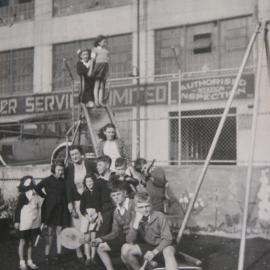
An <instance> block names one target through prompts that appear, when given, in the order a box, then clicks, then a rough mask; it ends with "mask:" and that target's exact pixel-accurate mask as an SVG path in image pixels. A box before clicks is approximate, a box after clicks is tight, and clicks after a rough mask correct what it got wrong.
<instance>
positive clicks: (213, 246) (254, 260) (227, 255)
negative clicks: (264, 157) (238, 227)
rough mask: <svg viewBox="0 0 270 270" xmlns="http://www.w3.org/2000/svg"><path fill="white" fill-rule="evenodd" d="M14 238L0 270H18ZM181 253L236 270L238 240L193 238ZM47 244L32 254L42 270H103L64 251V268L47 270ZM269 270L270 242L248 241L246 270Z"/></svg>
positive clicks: (206, 269) (212, 267)
mask: <svg viewBox="0 0 270 270" xmlns="http://www.w3.org/2000/svg"><path fill="white" fill-rule="evenodd" d="M17 243H18V240H17V239H16V238H15V237H9V239H6V240H4V241H3V240H2V241H1V242H0V270H17V269H19V268H18V256H17ZM180 244H181V248H180V250H181V251H183V252H185V253H187V254H190V255H192V256H194V257H196V258H198V259H200V260H202V262H203V270H234V269H237V262H238V252H239V240H235V239H227V238H220V237H213V236H199V235H192V236H191V235H190V236H184V237H183V239H182V240H181V243H180ZM43 250H44V241H43V240H41V241H40V243H39V245H38V247H37V248H36V249H35V250H34V252H33V257H34V261H35V262H36V263H37V264H38V265H39V269H40V270H47V269H48V270H79V269H93V270H98V269H100V270H101V269H103V268H102V267H88V268H87V267H85V266H83V265H80V264H79V263H78V262H77V261H76V258H75V252H74V251H70V250H65V251H64V253H65V254H64V258H63V259H64V260H63V263H62V264H59V265H53V266H48V265H45V263H44V255H43V254H44V253H43ZM114 262H115V264H116V266H115V269H117V270H122V269H123V270H124V268H123V267H122V266H120V265H119V264H118V263H119V258H118V260H116V261H114ZM268 269H270V241H266V240H263V239H259V238H255V239H250V240H248V241H247V244H246V263H245V270H268Z"/></svg>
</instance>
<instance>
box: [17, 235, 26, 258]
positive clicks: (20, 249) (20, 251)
mask: <svg viewBox="0 0 270 270" xmlns="http://www.w3.org/2000/svg"><path fill="white" fill-rule="evenodd" d="M24 246H25V240H24V239H20V242H19V248H18V253H19V258H20V260H24Z"/></svg>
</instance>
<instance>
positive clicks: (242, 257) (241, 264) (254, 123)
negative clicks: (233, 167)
mask: <svg viewBox="0 0 270 270" xmlns="http://www.w3.org/2000/svg"><path fill="white" fill-rule="evenodd" d="M263 26H265V25H263ZM259 46H261V48H260V52H259V53H260V54H259V59H258V65H257V72H256V85H255V96H254V109H253V115H252V129H251V130H252V136H251V149H250V153H249V159H248V171H247V178H246V193H245V203H244V214H243V225H242V233H241V242H240V250H239V260H238V268H237V269H238V270H243V269H244V262H245V249H246V230H247V221H248V205H249V196H250V189H251V180H252V169H253V167H252V163H253V159H254V151H255V143H256V128H257V116H258V108H259V98H260V95H259V94H260V84H261V72H262V60H263V46H264V35H263V34H262V33H261V39H260V44H259Z"/></svg>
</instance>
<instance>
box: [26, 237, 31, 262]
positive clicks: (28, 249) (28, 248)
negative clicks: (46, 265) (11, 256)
mask: <svg viewBox="0 0 270 270" xmlns="http://www.w3.org/2000/svg"><path fill="white" fill-rule="evenodd" d="M29 260H31V261H32V242H30V241H29V243H28V247H27V261H29Z"/></svg>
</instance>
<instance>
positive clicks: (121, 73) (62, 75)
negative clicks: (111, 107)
mask: <svg viewBox="0 0 270 270" xmlns="http://www.w3.org/2000/svg"><path fill="white" fill-rule="evenodd" d="M93 41H94V39H89V40H80V41H73V42H68V43H61V44H55V45H54V46H53V89H54V90H62V89H68V88H70V86H71V80H70V77H69V74H68V72H67V70H66V68H65V66H64V59H66V60H67V63H68V65H69V67H70V69H71V71H72V73H73V74H74V76H75V77H76V78H77V79H78V76H77V75H76V63H77V61H78V57H77V54H76V51H77V50H78V49H80V48H92V47H93ZM108 47H109V51H110V63H109V66H110V73H109V77H110V78H123V77H129V76H130V74H132V37H131V35H130V34H125V35H119V36H112V37H109V38H108Z"/></svg>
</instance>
